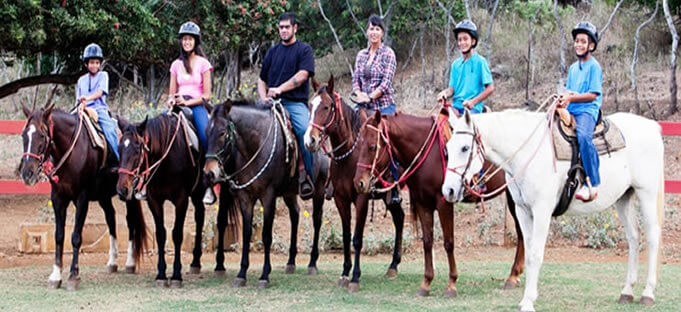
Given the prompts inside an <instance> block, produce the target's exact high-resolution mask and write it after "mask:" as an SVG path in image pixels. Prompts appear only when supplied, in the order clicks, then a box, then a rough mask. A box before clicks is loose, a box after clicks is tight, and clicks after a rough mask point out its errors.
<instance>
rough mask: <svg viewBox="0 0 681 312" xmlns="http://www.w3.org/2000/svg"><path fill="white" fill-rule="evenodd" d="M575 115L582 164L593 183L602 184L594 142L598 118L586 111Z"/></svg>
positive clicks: (595, 184)
mask: <svg viewBox="0 0 681 312" xmlns="http://www.w3.org/2000/svg"><path fill="white" fill-rule="evenodd" d="M574 116H575V121H576V123H577V141H578V142H579V154H580V156H582V166H584V171H586V175H587V176H588V177H589V179H590V180H591V185H592V186H598V185H600V184H601V176H600V174H599V173H598V167H599V165H600V163H599V159H598V152H597V151H596V146H594V143H593V135H594V127H596V120H595V119H594V117H593V116H591V115H589V114H586V113H584V114H577V115H574Z"/></svg>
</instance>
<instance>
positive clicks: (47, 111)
mask: <svg viewBox="0 0 681 312" xmlns="http://www.w3.org/2000/svg"><path fill="white" fill-rule="evenodd" d="M52 109H54V102H52V103H50V104H49V105H47V107H46V108H45V110H44V111H43V118H44V119H45V120H48V119H49V118H50V115H52Z"/></svg>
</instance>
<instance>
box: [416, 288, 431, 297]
mask: <svg viewBox="0 0 681 312" xmlns="http://www.w3.org/2000/svg"><path fill="white" fill-rule="evenodd" d="M417 294H418V295H419V297H428V296H430V290H428V289H423V288H419V291H418V293H417Z"/></svg>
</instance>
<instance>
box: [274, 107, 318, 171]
mask: <svg viewBox="0 0 681 312" xmlns="http://www.w3.org/2000/svg"><path fill="white" fill-rule="evenodd" d="M281 103H282V104H283V105H284V108H286V110H287V111H288V113H289V114H290V115H291V124H292V125H293V132H294V133H295V134H296V139H297V140H298V149H299V150H300V151H301V153H302V154H303V163H304V164H305V172H307V175H308V176H310V178H312V179H313V180H314V178H315V176H314V171H313V167H312V165H313V164H314V162H313V158H312V153H310V151H308V150H307V149H306V148H305V138H304V136H305V130H307V125H308V124H309V123H310V111H309V110H308V108H307V105H306V104H305V103H303V102H294V101H290V100H286V99H282V100H281Z"/></svg>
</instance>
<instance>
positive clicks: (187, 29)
mask: <svg viewBox="0 0 681 312" xmlns="http://www.w3.org/2000/svg"><path fill="white" fill-rule="evenodd" d="M184 35H192V36H194V39H195V40H196V44H197V45H198V44H199V42H200V41H201V28H199V25H196V24H195V23H194V22H186V23H184V24H182V26H180V31H178V32H177V38H178V39H182V36H184Z"/></svg>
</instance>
